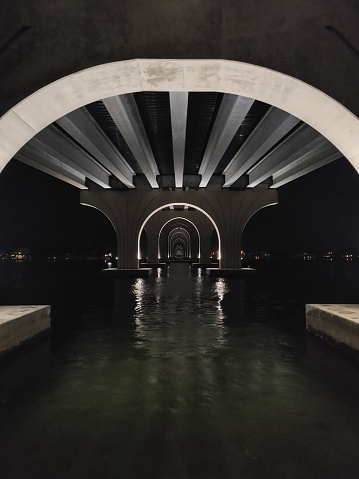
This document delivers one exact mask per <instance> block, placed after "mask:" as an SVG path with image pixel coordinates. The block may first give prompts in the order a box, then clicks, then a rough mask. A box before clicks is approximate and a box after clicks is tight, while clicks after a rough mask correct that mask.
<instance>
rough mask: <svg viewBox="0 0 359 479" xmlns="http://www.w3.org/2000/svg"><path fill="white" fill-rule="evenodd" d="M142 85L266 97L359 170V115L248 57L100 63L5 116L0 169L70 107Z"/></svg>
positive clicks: (0, 135)
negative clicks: (333, 146)
mask: <svg viewBox="0 0 359 479" xmlns="http://www.w3.org/2000/svg"><path fill="white" fill-rule="evenodd" d="M138 91H218V92H223V93H231V94H234V95H242V96H246V97H250V98H254V99H256V100H260V101H263V102H265V103H268V104H271V105H274V106H276V107H278V108H281V109H282V110H285V111H287V112H288V113H290V114H292V115H294V116H296V117H297V118H299V119H301V120H302V121H304V122H305V123H307V124H308V125H310V126H312V127H313V128H315V129H316V130H317V131H318V132H319V133H321V134H322V135H323V136H324V137H326V138H327V139H328V140H329V141H330V142H331V143H333V144H334V145H335V146H336V147H337V148H338V149H339V150H340V151H341V153H342V154H343V155H344V156H345V157H346V158H347V159H348V160H349V161H350V162H351V163H352V164H353V166H354V167H355V168H356V169H357V170H359V119H358V118H357V117H356V116H355V115H354V114H353V113H352V112H350V111H349V110H348V109H347V108H345V107H344V106H343V105H341V104H340V103H338V102H337V101H336V100H334V99H333V98H331V97H329V96H328V95H326V94H325V93H323V92H321V91H320V90H318V89H316V88H314V87H313V86H311V85H309V84H307V83H304V82H302V81H301V80H298V79H295V78H293V77H291V76H288V75H285V74H283V73H279V72H276V71H274V70H270V69H268V68H265V67H260V66H257V65H252V64H248V63H243V62H237V61H231V60H164V59H163V60H157V59H134V60H125V61H118V62H113V63H106V64H103V65H96V66H94V67H91V68H88V69H85V70H82V71H79V72H76V73H73V74H71V75H68V76H66V77H64V78H61V79H60V80H57V81H55V82H53V83H50V84H49V85H47V86H45V87H43V88H41V89H40V90H38V91H36V92H34V93H33V94H32V95H30V96H28V97H27V98H25V99H24V100H22V101H21V102H20V103H18V104H17V105H15V106H14V107H13V108H12V109H10V110H9V111H8V112H7V113H5V115H3V116H2V117H1V118H0V145H1V147H0V170H1V169H2V168H3V167H4V166H5V165H6V164H7V163H8V162H9V161H10V160H11V158H13V156H14V155H15V154H16V153H17V151H18V150H19V149H20V148H21V147H22V146H23V145H24V144H25V143H27V142H28V141H29V140H30V139H31V138H32V137H33V136H35V135H36V134H37V133H38V132H39V131H41V130H42V129H43V128H45V127H46V126H48V125H49V124H51V123H52V122H54V121H55V120H57V119H58V118H60V117H62V116H64V115H66V114H67V113H69V112H70V111H73V110H76V109H77V108H80V107H82V106H84V105H86V104H88V103H92V102H94V101H97V100H100V99H103V98H107V97H110V96H115V95H121V94H125V93H133V92H138Z"/></svg>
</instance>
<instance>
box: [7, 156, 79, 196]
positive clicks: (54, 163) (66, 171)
mask: <svg viewBox="0 0 359 479" xmlns="http://www.w3.org/2000/svg"><path fill="white" fill-rule="evenodd" d="M15 159H16V160H19V161H21V162H22V163H25V164H26V165H29V166H32V167H33V168H36V169H37V170H40V171H42V172H43V173H46V174H48V175H51V176H53V177H54V178H57V179H58V180H61V181H64V182H65V183H68V184H69V185H72V186H75V187H76V188H80V189H82V190H85V189H87V187H86V177H85V176H84V175H81V174H80V173H78V172H77V171H75V170H73V169H72V168H70V167H69V166H68V165H65V164H63V163H62V162H61V161H59V160H57V159H55V158H53V159H47V157H46V156H45V155H43V156H40V155H39V154H38V153H36V154H34V153H33V152H32V151H31V150H30V149H29V148H27V147H23V148H22V149H21V151H19V152H18V153H16V155H15Z"/></svg>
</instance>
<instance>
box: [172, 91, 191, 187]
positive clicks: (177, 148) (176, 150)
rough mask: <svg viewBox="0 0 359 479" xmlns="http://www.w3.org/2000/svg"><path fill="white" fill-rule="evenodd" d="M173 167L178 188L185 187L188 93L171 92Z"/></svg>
mask: <svg viewBox="0 0 359 479" xmlns="http://www.w3.org/2000/svg"><path fill="white" fill-rule="evenodd" d="M170 109H171V125H172V144H173V165H174V172H175V186H176V188H182V187H183V170H184V154H185V146H186V126H187V109H188V92H170Z"/></svg>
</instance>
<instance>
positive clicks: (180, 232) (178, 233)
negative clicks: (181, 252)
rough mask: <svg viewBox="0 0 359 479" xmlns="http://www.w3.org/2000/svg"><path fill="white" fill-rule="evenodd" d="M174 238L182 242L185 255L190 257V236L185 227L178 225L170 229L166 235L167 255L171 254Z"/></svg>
mask: <svg viewBox="0 0 359 479" xmlns="http://www.w3.org/2000/svg"><path fill="white" fill-rule="evenodd" d="M179 237H180V238H179ZM176 240H180V242H181V243H183V244H184V248H185V253H186V254H185V256H188V257H190V256H191V236H190V234H189V232H188V231H187V230H186V229H185V228H183V227H180V226H179V227H178V226H176V227H174V228H173V230H172V231H170V233H169V235H168V243H167V244H168V246H167V253H168V256H171V255H170V252H171V251H172V250H173V248H174V246H175V242H176Z"/></svg>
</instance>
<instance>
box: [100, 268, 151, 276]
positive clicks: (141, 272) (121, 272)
mask: <svg viewBox="0 0 359 479" xmlns="http://www.w3.org/2000/svg"><path fill="white" fill-rule="evenodd" d="M102 274H104V275H105V276H113V277H115V278H148V277H149V276H150V275H151V274H152V268H137V269H118V268H107V269H103V270H102Z"/></svg>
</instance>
